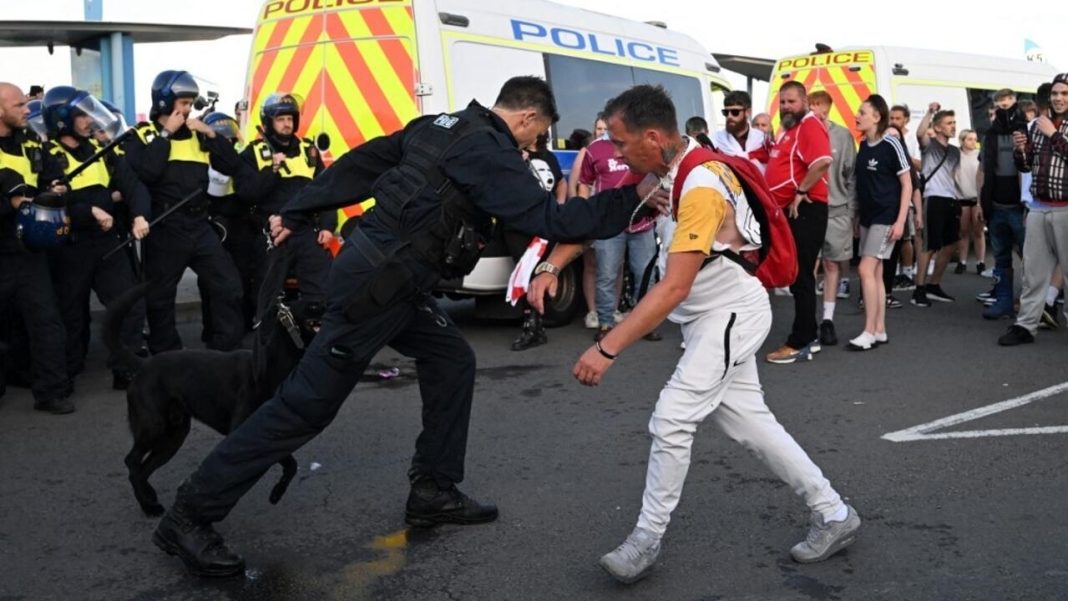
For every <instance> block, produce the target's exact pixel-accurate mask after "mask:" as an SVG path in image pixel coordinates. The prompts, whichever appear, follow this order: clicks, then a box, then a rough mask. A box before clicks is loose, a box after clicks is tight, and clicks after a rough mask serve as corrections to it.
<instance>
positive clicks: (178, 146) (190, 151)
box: [136, 123, 211, 165]
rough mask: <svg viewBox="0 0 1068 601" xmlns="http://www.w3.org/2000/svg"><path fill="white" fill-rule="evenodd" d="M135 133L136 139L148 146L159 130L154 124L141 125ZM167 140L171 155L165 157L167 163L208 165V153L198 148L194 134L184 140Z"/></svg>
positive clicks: (197, 138) (198, 141)
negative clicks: (182, 162) (181, 162)
mask: <svg viewBox="0 0 1068 601" xmlns="http://www.w3.org/2000/svg"><path fill="white" fill-rule="evenodd" d="M136 131H137V137H138V138H141V141H142V142H144V143H145V144H149V143H150V142H152V140H153V139H155V138H156V137H158V136H159V129H158V127H157V126H156V124H155V123H142V124H140V125H138V126H137V130H136ZM168 139H169V140H170V141H171V153H170V155H169V156H168V157H167V160H168V161H184V162H187V163H203V164H205V165H208V164H210V162H211V161H210V159H209V155H208V151H207V150H204V149H203V148H201V147H200V138H199V137H198V136H197V134H196V132H194V133H193V135H191V136H189V137H188V138H186V139H185V140H175V139H174V138H168Z"/></svg>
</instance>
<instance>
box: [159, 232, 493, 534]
mask: <svg viewBox="0 0 1068 601" xmlns="http://www.w3.org/2000/svg"><path fill="white" fill-rule="evenodd" d="M370 273H371V272H370V269H369V267H368V265H367V263H366V261H365V260H364V259H363V258H362V256H361V255H359V253H358V252H356V251H355V249H353V248H346V249H344V250H343V251H342V252H341V254H340V255H339V257H338V260H337V261H336V262H335V264H334V267H333V269H332V270H331V272H330V282H329V285H328V289H327V290H328V292H327V294H328V301H327V313H326V315H325V316H324V319H323V324H322V328H321V329H320V331H319V333H318V335H317V336H316V337H315V339H314V340H313V341H312V344H311V345H309V347H308V350H307V352H306V353H305V355H304V358H303V359H302V360H301V362H300V364H299V365H298V366H297V367H296V369H294V370H293V372H292V373H290V374H289V377H288V378H286V380H285V381H284V382H283V383H282V385H281V386H280V387H279V389H278V391H277V392H276V393H275V395H274V397H273V398H271V399H270V400H268V401H267V402H266V403H264V404H263V405H262V406H261V407H260V408H259V409H258V410H256V412H255V413H254V414H252V416H251V417H249V419H248V420H246V421H245V422H244V423H242V424H241V426H240V427H238V429H237V430H235V431H234V432H232V433H231V434H230V435H229V436H228V437H227V438H226V439H225V440H223V441H222V442H221V443H220V444H219V445H218V446H217V447H215V449H214V450H213V451H212V452H211V454H209V455H208V457H207V458H206V459H205V460H204V462H203V463H201V465H200V467H199V468H198V469H197V471H196V472H194V473H193V475H192V476H190V477H189V479H187V480H186V481H185V482H184V483H183V484H182V486H181V487H180V488H179V489H178V495H177V499H176V500H175V504H176V505H180V506H182V507H184V508H185V509H186V510H188V511H190V512H191V513H192V514H193V515H194V516H196V517H197V518H198V519H202V520H205V521H209V522H214V521H218V520H221V519H223V518H225V517H226V515H227V514H228V513H229V512H230V510H231V509H232V508H233V507H234V505H235V504H236V503H237V501H238V500H239V499H240V498H241V496H242V495H244V494H245V492H246V491H248V489H249V488H251V487H252V486H253V485H254V484H255V483H256V481H257V480H259V478H260V477H261V476H262V475H263V474H264V473H265V472H266V471H267V470H268V469H269V468H270V467H271V466H272V465H273V464H275V463H276V462H277V461H278V460H279V459H281V458H283V457H285V456H286V455H289V454H291V453H294V452H295V451H296V450H297V449H299V448H300V447H301V446H303V445H304V444H305V443H307V442H308V441H310V440H311V439H313V438H315V437H316V436H317V435H318V434H319V432H321V431H322V430H323V429H325V428H326V426H328V425H329V424H330V422H331V421H332V420H333V419H334V416H335V415H337V412H338V410H339V409H340V408H341V404H342V403H344V402H345V400H346V399H347V398H348V396H349V394H350V393H351V392H352V389H353V388H354V387H355V386H356V383H357V381H359V379H360V377H361V376H362V375H363V372H364V370H365V369H366V368H367V365H368V364H369V363H370V361H371V359H372V358H373V357H374V356H375V355H376V354H377V353H378V351H379V350H381V349H382V348H383V347H385V346H387V345H388V346H390V347H392V348H394V349H395V350H397V351H398V352H400V353H403V354H404V355H407V356H409V357H413V358H415V360H416V369H417V372H418V373H417V375H418V378H419V392H420V394H421V396H422V400H423V412H422V422H423V431H422V433H421V434H420V435H419V438H418V439H417V440H416V443H415V456H414V458H413V459H412V468H411V470H410V471H409V476H410V477H412V478H413V479H414V478H416V477H421V476H428V477H432V478H434V479H435V480H436V481H437V482H438V484H439V485H441V486H448V485H449V484H451V483H455V482H460V481H461V480H463V476H464V457H465V454H466V449H467V427H468V421H469V419H470V414H471V396H472V394H473V391H474V381H475V356H474V352H473V351H472V349H471V347H470V345H469V344H468V343H467V341H466V340H465V339H464V338H463V335H462V334H461V333H460V330H459V328H457V327H456V324H454V323H453V322H452V320H451V319H449V317H448V316H447V315H446V314H445V313H444V312H443V311H442V310H441V309H440V308H438V306H437V304H436V303H435V302H434V301H433V299H431V298H429V297H427V296H423V295H421V296H419V297H417V298H414V299H408V300H405V301H404V302H398V303H393V304H391V305H390V306H389V307H387V308H385V310H384V312H382V313H381V314H379V315H377V316H375V317H374V318H372V319H367V320H365V321H364V322H362V323H351V322H349V321H348V320H347V318H346V317H345V316H344V314H343V313H342V307H343V302H344V300H345V299H346V298H347V297H348V295H349V294H351V293H353V292H354V291H356V290H358V289H360V288H361V287H363V286H366V285H367V282H368V280H369V276H370Z"/></svg>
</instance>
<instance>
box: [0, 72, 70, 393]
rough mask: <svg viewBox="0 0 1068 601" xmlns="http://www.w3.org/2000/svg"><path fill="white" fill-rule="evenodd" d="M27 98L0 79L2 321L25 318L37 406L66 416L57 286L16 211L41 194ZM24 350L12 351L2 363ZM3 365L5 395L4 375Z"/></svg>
mask: <svg viewBox="0 0 1068 601" xmlns="http://www.w3.org/2000/svg"><path fill="white" fill-rule="evenodd" d="M26 102H27V101H26V96H25V95H24V94H23V93H22V90H21V89H19V88H18V86H15V85H12V84H10V83H6V82H0V193H3V196H4V198H2V199H0V265H3V269H0V316H3V319H0V321H2V322H3V324H4V329H5V330H8V331H7V332H4V334H5V338H6V339H8V340H10V337H9V336H7V334H9V331H10V327H11V326H12V325H13V321H14V320H13V319H12V318H15V319H16V320H17V319H21V321H23V322H25V324H26V330H27V332H28V333H29V347H30V348H29V354H30V361H31V370H30V371H31V384H30V389H31V390H32V391H33V398H34V404H33V407H34V409H37V410H38V411H46V412H48V413H55V414H62V413H71V412H73V411H74V403H73V402H71V400H70V395H71V386H70V381H69V379H68V377H67V365H66V360H65V358H64V357H65V356H66V355H65V350H64V349H65V347H66V333H65V332H64V330H63V321H62V320H61V319H60V316H59V304H58V303H57V302H56V295H55V292H54V291H53V289H52V280H51V277H50V275H49V272H48V262H47V257H46V256H45V254H44V253H43V252H29V251H27V250H26V249H25V248H24V247H23V246H22V243H21V242H20V241H19V239H18V238H17V237H16V236H15V213H16V211H17V210H18V207H19V205H21V204H22V203H24V202H28V201H29V200H30V199H31V198H33V196H34V195H35V194H36V193H37V191H36V188H35V186H36V184H37V174H38V173H40V172H41V166H42V157H41V146H40V144H38V143H37V142H34V141H32V140H30V139H28V138H27V137H26V134H25V131H24V130H25V127H26V117H27V115H28V114H29V109H27V108H26ZM20 354H22V352H20V351H19V350H18V349H8V350H7V356H4V355H0V363H6V362H7V361H8V359H9V357H15V356H17V355H20ZM6 367H7V366H6V365H0V394H2V393H3V379H2V378H3V373H4V371H5V369H4V368H6Z"/></svg>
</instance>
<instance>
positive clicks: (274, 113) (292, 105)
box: [260, 92, 304, 135]
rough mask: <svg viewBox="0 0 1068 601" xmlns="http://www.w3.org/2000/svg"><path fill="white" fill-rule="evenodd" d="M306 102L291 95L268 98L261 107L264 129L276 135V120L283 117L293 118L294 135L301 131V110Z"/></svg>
mask: <svg viewBox="0 0 1068 601" xmlns="http://www.w3.org/2000/svg"><path fill="white" fill-rule="evenodd" d="M303 104H304V102H303V100H302V99H301V97H300V96H297V95H296V94H289V93H282V92H279V93H275V94H271V95H270V96H268V97H267V99H266V100H264V101H263V105H262V106H260V123H262V124H263V128H264V129H265V130H266V131H268V132H270V133H274V118H275V117H278V116H281V115H291V116H292V117H293V135H296V134H297V130H298V129H300V109H301V105H303Z"/></svg>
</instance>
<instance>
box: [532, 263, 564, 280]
mask: <svg viewBox="0 0 1068 601" xmlns="http://www.w3.org/2000/svg"><path fill="white" fill-rule="evenodd" d="M540 273H549V274H552V275H554V276H557V277H559V276H560V268H559V267H557V266H556V265H553V264H552V263H550V262H548V261H542V262H541V263H538V266H537V267H535V268H534V275H538V274H540Z"/></svg>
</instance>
